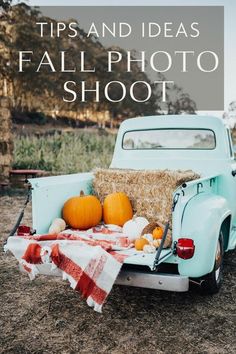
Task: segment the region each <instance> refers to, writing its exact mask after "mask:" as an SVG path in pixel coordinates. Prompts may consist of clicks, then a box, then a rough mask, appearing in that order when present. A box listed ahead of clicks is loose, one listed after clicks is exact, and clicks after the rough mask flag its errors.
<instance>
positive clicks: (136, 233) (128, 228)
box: [122, 216, 148, 240]
mask: <svg viewBox="0 0 236 354" xmlns="http://www.w3.org/2000/svg"><path fill="white" fill-rule="evenodd" d="M146 225H148V220H147V219H146V218H143V217H141V216H137V217H136V216H134V217H133V219H131V220H128V221H126V223H125V224H124V226H123V230H122V232H123V234H125V235H127V237H128V238H129V239H130V240H135V239H136V238H138V237H140V236H141V235H142V231H143V229H144V227H145V226H146Z"/></svg>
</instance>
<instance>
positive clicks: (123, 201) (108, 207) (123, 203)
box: [103, 192, 133, 226]
mask: <svg viewBox="0 0 236 354" xmlns="http://www.w3.org/2000/svg"><path fill="white" fill-rule="evenodd" d="M132 217H133V210H132V206H131V203H130V200H129V198H128V197H127V195H126V194H125V193H123V192H119V193H112V194H109V195H108V196H107V197H106V198H105V200H104V204H103V219H104V221H105V223H106V224H114V225H119V226H123V225H124V223H125V222H126V221H128V220H130V219H132Z"/></svg>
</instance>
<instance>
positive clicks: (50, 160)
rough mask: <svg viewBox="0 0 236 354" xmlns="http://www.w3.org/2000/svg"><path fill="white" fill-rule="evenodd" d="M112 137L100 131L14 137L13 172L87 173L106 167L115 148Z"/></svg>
mask: <svg viewBox="0 0 236 354" xmlns="http://www.w3.org/2000/svg"><path fill="white" fill-rule="evenodd" d="M115 137H116V136H115V134H110V133H106V132H99V131H97V130H96V131H81V130H75V131H72V132H63V131H62V132H61V133H58V132H56V133H54V134H53V135H46V134H44V135H40V136H35V135H26V136H24V135H20V136H19V135H16V136H15V139H14V141H15V143H14V168H20V169H21V168H22V169H24V168H32V169H42V170H46V171H50V172H52V173H73V172H84V171H90V170H92V169H93V168H95V167H108V166H109V164H110V162H111V159H112V154H113V149H114V145H115Z"/></svg>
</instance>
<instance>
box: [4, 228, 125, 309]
mask: <svg viewBox="0 0 236 354" xmlns="http://www.w3.org/2000/svg"><path fill="white" fill-rule="evenodd" d="M129 247H131V245H130V243H129V241H128V239H127V237H124V236H122V234H121V233H120V232H117V231H114V230H113V231H112V230H109V228H96V229H93V230H89V231H87V232H80V231H72V230H66V231H64V232H62V233H60V234H58V235H35V236H23V237H22V236H13V237H9V239H8V242H7V244H6V246H5V250H9V251H11V252H12V253H13V255H14V256H15V257H16V258H17V259H18V261H19V263H20V264H21V266H22V267H23V268H24V270H25V271H26V272H27V273H28V275H29V277H30V279H31V280H32V279H34V278H35V276H36V275H37V274H39V273H40V265H42V264H48V265H49V264H50V267H51V271H52V272H53V271H55V269H60V271H61V274H62V277H63V279H66V280H68V281H69V283H70V286H71V287H72V288H73V289H75V290H78V291H80V293H81V294H82V296H83V297H84V298H86V300H87V304H88V305H89V306H91V307H93V308H94V310H95V311H98V312H101V310H102V306H103V304H104V302H105V300H106V298H107V296H108V294H109V293H110V291H111V289H112V286H113V284H114V282H115V280H116V278H117V276H118V274H119V272H120V269H121V266H122V264H123V262H124V260H125V258H126V257H127V255H125V254H122V250H125V249H128V248H129ZM118 250H119V251H118Z"/></svg>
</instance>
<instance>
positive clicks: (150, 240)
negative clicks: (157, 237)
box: [142, 234, 153, 243]
mask: <svg viewBox="0 0 236 354" xmlns="http://www.w3.org/2000/svg"><path fill="white" fill-rule="evenodd" d="M142 238H145V239H146V240H147V241H148V242H149V243H150V242H152V241H153V236H152V234H145V235H143V236H142Z"/></svg>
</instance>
